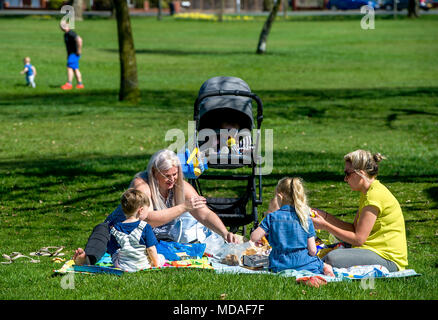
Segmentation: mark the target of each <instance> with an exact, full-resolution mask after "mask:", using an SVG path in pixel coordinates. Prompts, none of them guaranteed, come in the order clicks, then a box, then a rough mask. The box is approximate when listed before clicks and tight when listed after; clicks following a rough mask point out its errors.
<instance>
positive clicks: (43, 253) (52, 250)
mask: <svg viewBox="0 0 438 320" xmlns="http://www.w3.org/2000/svg"><path fill="white" fill-rule="evenodd" d="M64 248H65V247H43V248H41V249H39V250H38V251H36V252H31V253H29V254H30V255H31V256H38V257H61V256H63V255H64V253H61V251H62V250H63V249H64Z"/></svg>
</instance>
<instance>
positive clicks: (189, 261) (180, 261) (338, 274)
mask: <svg viewBox="0 0 438 320" xmlns="http://www.w3.org/2000/svg"><path fill="white" fill-rule="evenodd" d="M156 247H157V252H158V253H161V254H163V255H164V257H165V258H166V263H165V264H164V266H163V267H151V268H148V269H144V270H140V271H148V270H160V269H163V268H197V269H208V270H214V272H216V273H237V274H269V275H276V276H282V277H294V278H296V279H297V280H298V279H300V278H305V277H312V276H320V277H322V278H324V279H325V280H326V281H327V282H340V281H352V280H361V279H370V278H402V277H412V276H420V275H421V274H418V273H417V272H415V270H413V269H406V270H402V271H397V272H389V271H388V269H387V268H385V267H384V266H381V265H368V266H353V267H350V268H333V273H334V274H335V276H334V277H330V276H326V275H321V274H315V273H312V272H310V271H307V270H294V269H288V270H283V271H281V272H278V273H273V272H270V271H269V270H268V269H267V268H265V269H257V270H254V269H250V268H246V267H244V266H240V265H239V266H229V265H225V264H223V263H221V260H219V259H217V258H214V257H205V256H204V252H205V249H206V245H205V244H202V243H194V244H188V243H178V242H167V241H159V243H158V244H157V246H156ZM54 272H55V273H61V274H64V273H71V272H73V273H84V274H95V273H108V274H115V275H119V276H120V275H123V274H124V273H125V272H124V271H123V270H121V269H118V268H115V267H114V265H113V263H112V261H111V256H110V254H108V253H106V254H105V255H104V256H103V257H102V258H101V259H100V260H99V261H98V262H97V263H96V264H95V265H84V266H77V265H75V264H74V261H73V260H69V261H67V262H66V263H65V264H64V265H63V266H62V267H61V268H60V269H58V270H54Z"/></svg>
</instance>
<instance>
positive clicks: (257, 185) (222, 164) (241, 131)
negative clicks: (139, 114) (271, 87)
mask: <svg viewBox="0 0 438 320" xmlns="http://www.w3.org/2000/svg"><path fill="white" fill-rule="evenodd" d="M253 101H255V102H256V104H257V113H256V123H257V124H256V125H257V126H256V127H255V126H254V115H253V108H252V103H253ZM262 120H263V104H262V101H261V100H260V98H259V97H258V96H257V95H255V94H254V93H252V92H251V90H250V88H249V86H248V84H247V83H246V82H245V81H243V80H241V79H239V78H235V77H214V78H211V79H209V80H207V81H205V82H204V84H203V85H202V86H201V88H200V90H199V93H198V98H197V99H196V101H195V105H194V121H195V126H196V134H195V136H196V143H197V145H198V146H199V149H200V151H201V152H203V153H204V154H205V155H206V157H207V159H208V169H209V170H208V171H205V173H204V174H202V175H200V176H199V177H198V178H197V179H189V182H190V183H191V184H192V186H193V187H194V188H195V189H196V191H197V192H198V193H199V194H200V195H202V196H204V197H205V198H206V199H207V205H208V207H209V208H210V209H211V210H212V211H214V212H215V213H216V214H217V215H218V216H219V217H220V218H221V220H222V221H223V222H224V224H225V225H226V226H228V227H230V230H231V232H233V233H236V232H238V231H239V228H240V227H243V231H242V233H243V235H246V229H247V228H246V226H247V225H248V224H250V223H251V222H254V225H253V228H252V230H254V229H255V228H257V226H258V214H257V206H258V205H260V204H262V176H261V170H260V165H261V164H260V161H258V163H257V161H256V160H257V156H258V152H260V150H259V145H260V139H259V137H260V127H261V123H262ZM254 129H257V130H254ZM224 132H225V134H224ZM254 135H256V137H255V138H253V136H254ZM254 140H255V143H253V142H254ZM240 168H246V169H240ZM210 169H214V170H210ZM216 169H218V170H216ZM224 169H226V170H227V171H228V172H230V171H231V172H232V173H231V174H229V173H228V174H227V173H225V174H224V173H223V172H222V174H220V173H221V172H220V171H219V170H224ZM236 171H237V172H236ZM204 180H206V181H208V180H210V181H211V180H222V181H226V180H233V181H240V182H241V183H239V184H243V186H242V185H241V186H240V187H237V188H234V189H236V190H233V191H237V190H239V189H240V192H239V193H238V194H237V195H236V196H234V197H223V198H220V197H218V198H213V197H208V196H207V195H205V194H203V192H202V191H203V190H202V188H201V184H202V182H203V181H204ZM229 190H230V189H229ZM242 191H243V192H242ZM249 203H250V209H249ZM247 207H248V211H249V210H250V212H248V213H247Z"/></svg>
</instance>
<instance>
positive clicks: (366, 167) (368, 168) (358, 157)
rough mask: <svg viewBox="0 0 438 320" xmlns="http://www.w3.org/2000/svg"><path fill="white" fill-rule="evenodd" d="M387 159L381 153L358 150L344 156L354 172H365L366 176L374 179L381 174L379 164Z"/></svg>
mask: <svg viewBox="0 0 438 320" xmlns="http://www.w3.org/2000/svg"><path fill="white" fill-rule="evenodd" d="M383 159H386V158H385V157H384V156H382V155H381V154H380V153H375V154H372V153H371V152H369V151H366V150H361V149H359V150H356V151H353V152H350V153H348V154H346V155H345V156H344V161H345V162H350V163H351V165H352V166H353V169H354V170H363V171H365V172H366V174H367V175H368V176H369V177H370V178H373V177H375V176H377V173H378V172H379V165H378V163H379V162H380V161H382V160H383Z"/></svg>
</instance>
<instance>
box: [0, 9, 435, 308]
mask: <svg viewBox="0 0 438 320" xmlns="http://www.w3.org/2000/svg"><path fill="white" fill-rule="evenodd" d="M57 24H58V20H55V19H50V18H47V19H44V18H32V17H28V18H22V19H16V18H2V19H0V43H2V46H1V47H0V56H1V57H2V58H1V59H0V75H1V76H0V230H1V233H0V244H1V245H0V248H1V253H2V254H3V253H6V254H10V253H11V252H13V251H19V252H22V253H23V254H29V253H30V252H32V251H35V250H37V249H39V248H41V247H44V246H55V245H56V246H61V245H62V246H65V247H66V249H64V252H66V254H67V257H70V256H71V255H72V254H73V251H74V249H75V248H77V247H79V246H81V247H83V246H84V245H85V243H86V241H87V238H88V236H89V234H90V232H91V230H92V228H93V226H95V225H96V224H98V223H100V222H102V221H103V220H104V218H105V216H106V215H107V214H109V213H111V211H112V210H113V209H114V208H115V207H116V206H117V204H118V199H119V196H120V194H121V193H122V192H123V190H124V189H125V188H126V187H127V186H128V184H129V182H130V180H131V178H132V177H133V175H134V174H135V173H137V172H138V171H141V170H143V169H144V168H145V167H146V165H147V161H148V159H149V157H150V156H151V154H152V153H154V152H155V151H157V150H158V149H161V148H165V147H167V146H168V145H169V144H170V143H171V142H169V141H165V139H164V137H165V134H166V131H167V130H169V129H172V128H179V129H182V130H183V131H184V132H187V121H189V120H191V119H192V115H193V103H194V101H195V99H196V96H197V92H198V90H199V87H200V86H201V85H202V83H203V82H204V81H205V80H207V79H209V78H210V77H213V76H217V75H227V76H237V77H240V78H242V79H244V80H245V81H246V82H247V83H248V84H249V86H250V87H251V89H252V90H253V91H254V92H255V93H257V94H258V95H259V96H260V97H261V99H262V100H263V102H264V107H265V109H264V118H265V120H264V122H263V125H262V128H263V129H273V131H274V168H273V171H272V173H271V174H270V175H268V176H265V177H264V180H263V197H264V202H263V205H262V206H261V208H260V212H263V211H264V210H266V208H267V206H268V199H269V198H270V197H271V196H272V195H273V191H274V186H275V185H276V182H277V181H278V179H279V178H281V177H283V176H286V175H294V176H295V175H298V176H301V177H303V178H304V180H305V182H306V186H307V189H308V193H309V199H310V202H311V205H312V206H315V207H319V208H322V209H325V210H327V211H329V212H331V213H333V214H335V215H337V216H339V217H342V218H343V219H346V220H349V221H352V220H353V217H354V214H355V211H356V209H357V205H358V199H359V196H358V194H356V193H354V192H351V191H350V190H349V187H348V185H347V184H345V183H344V182H343V175H342V174H343V155H344V154H346V153H348V152H350V151H353V150H355V149H358V148H363V149H369V150H371V151H374V152H377V151H378V152H381V153H382V154H384V155H385V156H386V157H387V158H388V159H387V160H386V161H384V162H382V163H381V168H380V175H379V179H380V180H381V181H382V182H383V183H384V184H385V185H386V186H388V187H389V189H390V190H391V191H392V192H393V193H394V195H395V196H396V197H397V199H398V200H399V202H400V204H401V206H402V209H403V213H404V216H405V221H406V231H407V239H408V253H409V256H408V259H409V267H408V268H410V269H415V270H416V271H417V272H418V273H421V274H422V276H421V277H415V278H406V279H391V280H378V281H376V283H375V288H374V289H372V290H364V289H362V287H361V286H360V283H359V282H351V283H347V282H343V283H330V284H329V285H327V286H324V287H321V288H319V289H314V288H308V287H303V286H301V285H298V284H296V283H295V281H294V279H293V278H281V277H277V276H270V275H220V274H215V273H214V272H210V271H201V270H162V271H159V272H143V273H136V274H127V275H124V276H123V277H116V276H109V275H97V276H86V275H77V276H75V289H74V290H64V289H62V288H61V285H60V281H61V278H60V277H52V270H53V269H57V268H59V267H60V266H61V265H59V264H55V263H53V262H52V261H51V259H50V258H46V257H41V258H40V260H41V263H38V264H32V263H27V262H24V261H25V260H18V261H17V263H14V264H11V265H3V264H2V265H0V288H2V289H1V290H0V299H2V300H9V299H96V300H103V299H183V300H185V299H200V300H202V299H212V300H216V299H219V298H220V295H221V294H223V293H226V294H227V298H228V299H237V300H239V299H248V300H252V299H268V300H269V299H276V300H277V299H278V300H283V299H286V300H291V299H293V300H295V299H298V300H300V299H304V300H320V299H360V300H362V299H372V300H374V299H375V300H384V299H427V300H429V299H437V298H438V278H437V276H438V270H437V267H438V259H437V255H436V253H437V250H438V245H437V241H438V238H437V236H438V221H437V214H438V181H437V179H438V166H437V164H438V77H437V70H438V61H437V59H436V56H437V53H438V32H437V30H438V19H437V18H435V17H424V18H420V19H417V20H415V21H410V20H407V19H398V20H396V21H393V20H390V19H378V20H376V24H375V25H376V29H375V30H366V31H364V30H362V29H361V28H360V17H358V18H357V19H356V20H355V19H351V20H346V21H336V20H333V21H294V20H293V19H291V20H289V21H282V20H281V19H280V20H278V21H277V22H275V24H274V26H273V29H272V31H271V34H270V37H269V40H268V54H266V55H265V56H258V55H256V54H255V49H256V45H257V40H258V35H259V32H260V30H261V27H262V24H263V20H255V21H247V22H226V23H223V24H220V23H214V22H199V21H198V22H196V21H174V20H172V19H168V18H166V19H164V20H163V21H162V22H158V21H157V20H156V18H133V19H132V28H133V32H134V39H135V47H136V50H137V64H138V73H139V84H140V88H141V94H142V100H141V103H140V104H139V105H136V106H134V105H128V104H125V103H120V102H118V101H117V96H118V86H119V64H118V47H117V34H116V22H115V21H114V20H109V19H96V20H85V21H83V22H77V23H76V30H77V32H78V34H80V35H81V36H82V38H83V39H84V49H83V56H82V59H81V71H82V74H83V78H84V84H85V87H86V89H85V90H83V91H80V92H77V91H74V90H73V91H72V92H62V91H61V90H60V89H59V86H60V85H62V84H63V83H64V82H65V80H66V72H65V48H64V44H63V35H62V33H61V31H60V30H59V28H58V27H57ZM25 56H30V57H31V58H32V63H33V64H34V65H35V66H36V68H37V71H38V75H37V77H36V84H37V88H35V89H31V88H27V87H25V86H24V83H25V81H24V76H22V75H20V74H19V71H21V69H22V58H23V57H25ZM219 188H220V186H217V189H218V190H216V191H217V192H219V193H220V192H222V190H221V189H219ZM213 189H215V187H211V188H210V189H209V190H210V191H215V190H213ZM157 288H160V289H157Z"/></svg>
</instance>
